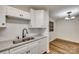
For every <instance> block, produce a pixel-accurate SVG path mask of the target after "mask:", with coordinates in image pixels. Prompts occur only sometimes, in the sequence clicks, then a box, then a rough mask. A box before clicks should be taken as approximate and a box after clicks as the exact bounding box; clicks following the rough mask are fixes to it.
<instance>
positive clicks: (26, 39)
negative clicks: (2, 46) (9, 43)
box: [13, 37, 34, 44]
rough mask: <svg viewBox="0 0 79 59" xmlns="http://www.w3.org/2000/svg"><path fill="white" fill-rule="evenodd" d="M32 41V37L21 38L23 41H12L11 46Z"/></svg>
mask: <svg viewBox="0 0 79 59" xmlns="http://www.w3.org/2000/svg"><path fill="white" fill-rule="evenodd" d="M33 39H34V37H26V38H23V39H18V40H14V41H13V44H17V43H21V42H25V41H30V40H33Z"/></svg>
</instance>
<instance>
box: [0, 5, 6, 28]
mask: <svg viewBox="0 0 79 59" xmlns="http://www.w3.org/2000/svg"><path fill="white" fill-rule="evenodd" d="M5 14H6V9H5V6H0V28H5V27H6V17H5Z"/></svg>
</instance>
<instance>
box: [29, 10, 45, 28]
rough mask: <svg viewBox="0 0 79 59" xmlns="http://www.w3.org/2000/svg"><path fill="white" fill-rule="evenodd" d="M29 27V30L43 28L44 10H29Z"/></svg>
mask: <svg viewBox="0 0 79 59" xmlns="http://www.w3.org/2000/svg"><path fill="white" fill-rule="evenodd" d="M30 14H31V26H30V28H45V27H44V24H45V11H44V10H34V9H31V10H30Z"/></svg>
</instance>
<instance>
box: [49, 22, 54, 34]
mask: <svg viewBox="0 0 79 59" xmlns="http://www.w3.org/2000/svg"><path fill="white" fill-rule="evenodd" d="M53 31H54V22H51V21H49V32H53Z"/></svg>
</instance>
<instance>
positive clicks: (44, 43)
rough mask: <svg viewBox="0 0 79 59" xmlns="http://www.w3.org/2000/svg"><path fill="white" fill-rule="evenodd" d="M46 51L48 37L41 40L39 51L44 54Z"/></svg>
mask: <svg viewBox="0 0 79 59" xmlns="http://www.w3.org/2000/svg"><path fill="white" fill-rule="evenodd" d="M44 52H47V38H42V39H40V40H39V47H38V53H39V54H43V53H44Z"/></svg>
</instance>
